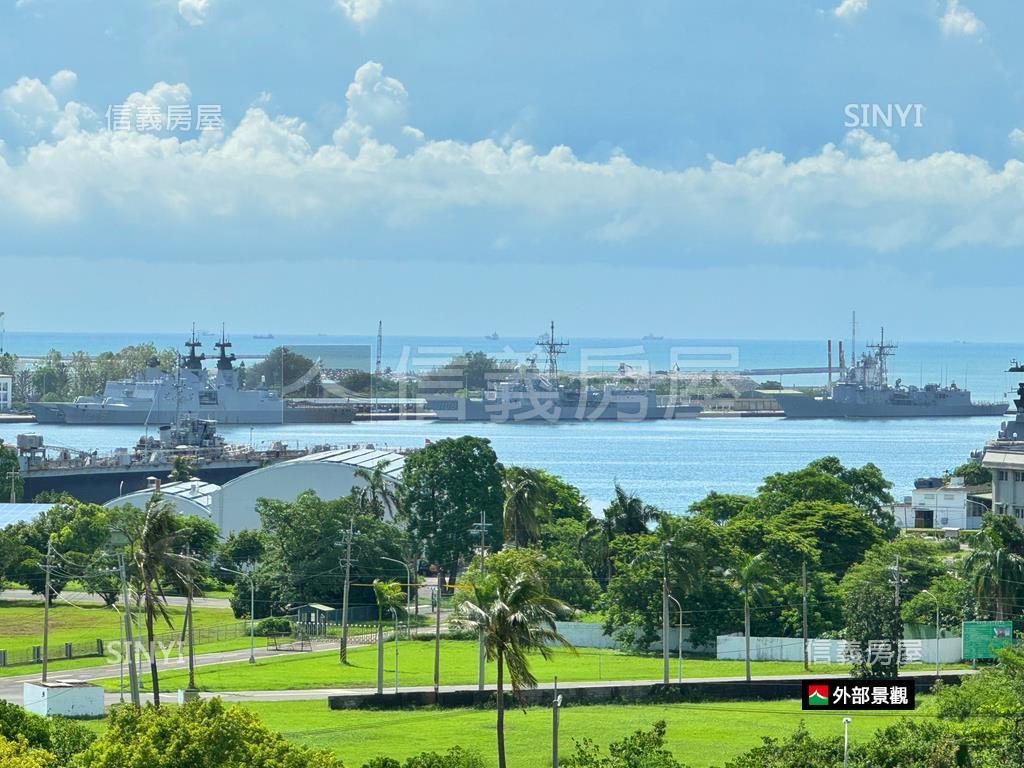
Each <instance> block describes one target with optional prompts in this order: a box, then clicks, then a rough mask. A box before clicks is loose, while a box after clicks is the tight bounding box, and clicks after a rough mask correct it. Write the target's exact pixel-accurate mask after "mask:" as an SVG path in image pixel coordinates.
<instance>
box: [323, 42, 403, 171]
mask: <svg viewBox="0 0 1024 768" xmlns="http://www.w3.org/2000/svg"><path fill="white" fill-rule="evenodd" d="M345 101H346V102H347V104H348V111H347V113H346V117H345V122H344V123H343V124H342V125H341V126H340V127H339V128H338V129H337V130H336V131H335V132H334V143H335V144H336V145H337V146H339V147H341V148H343V149H344V150H345V151H346V152H348V153H349V154H350V155H356V154H358V153H359V152H360V151H361V149H362V148H363V146H364V145H367V144H370V143H376V144H378V145H379V144H388V145H391V146H394V147H396V148H397V149H400V150H407V149H411V148H412V147H413V146H414V145H415V144H417V143H418V142H419V141H420V140H422V138H423V134H422V133H421V132H420V131H419V130H417V129H416V128H413V127H412V126H410V125H409V124H408V107H409V94H408V92H407V91H406V90H405V86H404V85H402V83H401V82H400V81H398V80H396V79H395V78H393V77H388V76H387V75H385V74H384V67H383V66H381V65H380V64H378V63H377V62H375V61H368V62H366V63H365V64H363V65H362V66H361V67H359V69H357V70H356V75H355V79H354V80H353V81H352V82H351V83H350V84H349V86H348V89H347V90H346V91H345Z"/></svg>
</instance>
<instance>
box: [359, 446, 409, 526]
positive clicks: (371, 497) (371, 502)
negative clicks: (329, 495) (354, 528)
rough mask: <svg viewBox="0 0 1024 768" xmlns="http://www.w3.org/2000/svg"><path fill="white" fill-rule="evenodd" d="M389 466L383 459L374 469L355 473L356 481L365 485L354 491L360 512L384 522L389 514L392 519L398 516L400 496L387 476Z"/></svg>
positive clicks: (360, 469)
mask: <svg viewBox="0 0 1024 768" xmlns="http://www.w3.org/2000/svg"><path fill="white" fill-rule="evenodd" d="M389 464H391V462H390V461H388V460H387V459H382V460H381V461H378V462H377V463H376V464H375V465H374V466H373V469H369V470H368V469H366V468H365V467H358V468H357V469H356V470H355V472H354V473H353V474H354V475H355V477H356V479H358V480H362V481H363V485H362V486H361V487H360V488H358V489H356V490H355V491H354V493H355V494H356V497H357V499H358V503H359V510H360V511H361V512H363V513H365V514H368V515H373V516H374V517H376V518H377V519H378V520H383V519H384V517H385V516H386V515H388V514H390V515H391V517H392V518H394V517H395V516H396V515H397V514H398V495H397V494H396V493H395V488H394V485H393V484H392V482H391V480H389V479H388V476H387V468H388V465H389Z"/></svg>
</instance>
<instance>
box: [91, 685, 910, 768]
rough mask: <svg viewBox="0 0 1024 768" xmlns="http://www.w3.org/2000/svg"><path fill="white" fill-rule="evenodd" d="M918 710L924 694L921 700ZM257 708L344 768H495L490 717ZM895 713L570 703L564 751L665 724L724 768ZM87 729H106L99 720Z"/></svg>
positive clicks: (518, 760)
mask: <svg viewBox="0 0 1024 768" xmlns="http://www.w3.org/2000/svg"><path fill="white" fill-rule="evenodd" d="M918 702H919V703H918V707H919V711H918V713H909V714H910V716H911V717H913V716H915V714H919V713H920V712H921V708H924V709H925V711H926V710H927V707H928V697H919V698H918ZM232 706H242V707H245V708H247V709H251V710H253V711H254V712H256V713H257V714H259V715H260V717H261V718H263V720H264V722H266V723H267V725H268V726H270V727H271V728H272V729H274V730H276V731H280V732H281V733H282V734H283V735H284V736H285V737H286V738H288V739H289V740H290V741H293V742H295V743H298V744H304V745H306V746H310V747H315V748H318V749H330V750H332V751H333V752H335V753H336V754H337V755H338V756H339V757H341V758H342V760H343V761H344V762H345V765H346V766H347V767H348V768H360V766H362V765H363V764H364V763H365V762H366V761H367V760H370V759H371V758H373V757H376V756H377V755H387V756H389V757H393V758H396V759H399V760H401V759H404V758H406V757H408V756H410V755H415V754H419V753H420V752H424V751H438V752H442V751H445V750H447V749H448V748H450V747H453V746H455V745H460V746H462V747H464V748H466V749H470V750H474V751H477V752H479V753H480V754H481V755H483V756H484V758H485V759H486V760H487V762H488V764H490V765H497V759H496V757H495V743H494V739H495V736H494V711H493V710H480V709H432V708H431V709H421V710H404V711H398V712H379V711H366V712H363V711H337V712H334V711H331V710H329V709H327V705H326V704H325V703H324V702H323V701H290V702H258V703H252V704H238V705H232ZM900 714H906V713H898V712H886V713H865V712H853V713H844V712H828V713H823V712H801V710H800V703H799V702H797V701H774V702H719V703H707V704H664V705H619V706H581V707H565V708H563V709H562V714H561V729H560V749H559V754H560V755H561V757H562V758H563V759H564V758H566V757H568V756H569V755H570V754H572V753H573V752H574V751H575V745H574V740H579V739H583V738H590V739H593V740H594V741H596V742H597V743H599V744H601V745H607V744H608V743H609V742H610V741H616V740H618V739H621V738H622V737H623V736H627V735H629V734H630V733H632V732H633V731H635V730H637V729H640V728H649V727H650V726H651V725H652V724H653V723H655V722H657V721H658V720H664V721H665V722H666V724H667V742H668V745H667V746H668V748H669V749H670V750H671V751H672V752H673V754H675V756H676V758H677V759H678V760H680V761H681V762H683V763H684V764H686V765H688V766H690V767H691V768H708V767H709V766H721V765H723V764H724V763H725V762H726V761H727V760H729V759H731V758H733V757H735V756H736V755H738V754H740V753H742V752H744V751H746V750H748V749H751V748H752V747H755V746H757V745H758V744H760V743H761V739H762V738H763V737H765V736H773V737H776V738H779V737H782V736H785V735H786V734H788V733H790V732H792V731H793V730H795V729H796V728H797V726H798V725H799V724H800V721H801V720H803V721H804V723H805V724H806V726H807V729H808V730H809V731H810V732H811V733H812V734H814V735H816V736H827V735H835V736H840V735H842V732H843V726H842V719H843V717H844V716H846V715H849V716H850V717H852V718H853V724H852V725H851V727H850V737H851V741H854V742H856V741H858V740H863V739H867V738H869V737H870V736H871V735H872V734H873V733H874V732H875V731H876V730H877V729H879V728H882V727H885V726H886V725H888V724H890V723H892V722H894V721H895V719H896V718H897V717H899V716H900ZM91 727H94V728H96V729H97V730H101V729H102V728H103V727H104V725H103V723H102V722H96V723H94V724H93V725H92V726H91ZM506 739H507V744H508V755H509V761H510V763H511V764H512V765H514V766H537V767H541V766H550V765H551V711H550V710H549V709H546V708H543V707H538V708H531V709H528V710H526V712H525V713H524V712H523V710H521V709H515V710H511V711H508V712H507V713H506Z"/></svg>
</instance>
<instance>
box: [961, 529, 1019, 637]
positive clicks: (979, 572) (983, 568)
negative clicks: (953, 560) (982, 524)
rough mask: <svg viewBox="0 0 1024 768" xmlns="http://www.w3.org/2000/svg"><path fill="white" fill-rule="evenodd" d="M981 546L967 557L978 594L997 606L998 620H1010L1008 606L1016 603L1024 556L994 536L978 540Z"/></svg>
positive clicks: (983, 536) (980, 597) (968, 569)
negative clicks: (996, 539) (1017, 586)
mask: <svg viewBox="0 0 1024 768" xmlns="http://www.w3.org/2000/svg"><path fill="white" fill-rule="evenodd" d="M978 538H979V541H978V544H977V546H976V547H975V548H974V550H973V551H972V552H971V554H970V555H968V556H967V562H966V567H967V572H968V573H969V574H971V578H972V579H973V581H974V592H975V594H976V595H977V596H978V598H979V599H983V598H989V599H991V600H992V601H993V602H994V603H995V614H996V621H1002V620H1003V619H1004V618H1005V617H1006V606H1007V605H1008V604H1010V603H1012V599H1013V592H1014V590H1015V584H1016V583H1017V582H1019V581H1021V576H1022V575H1024V557H1021V556H1020V555H1018V554H1016V553H1014V552H1011V551H1010V550H1009V549H1008V548H1007V547H1000V546H999V545H998V544H997V543H996V542H995V541H994V540H993V539H992V537H991V536H989V535H987V534H983V535H981V536H979V537H978Z"/></svg>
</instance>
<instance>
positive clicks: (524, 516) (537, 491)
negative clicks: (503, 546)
mask: <svg viewBox="0 0 1024 768" xmlns="http://www.w3.org/2000/svg"><path fill="white" fill-rule="evenodd" d="M502 484H503V485H504V487H505V510H504V512H505V514H504V519H505V541H506V542H508V543H510V544H514V545H515V546H517V547H525V546H528V545H530V544H534V543H536V541H537V540H538V539H539V538H540V520H539V513H540V510H541V508H542V507H543V506H544V504H545V503H546V502H547V501H548V498H547V496H548V494H547V489H546V488H545V486H544V481H543V478H542V476H541V472H540V470H537V469H529V468H526V467H509V468H508V469H506V470H505V475H504V478H503V481H502Z"/></svg>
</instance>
